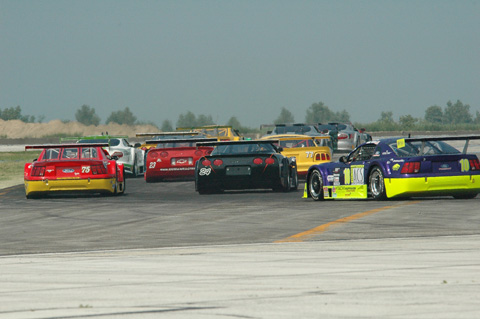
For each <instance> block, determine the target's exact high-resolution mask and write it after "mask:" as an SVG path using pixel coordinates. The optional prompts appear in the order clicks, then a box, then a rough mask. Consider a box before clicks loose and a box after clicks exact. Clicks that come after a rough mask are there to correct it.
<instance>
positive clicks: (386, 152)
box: [382, 150, 392, 155]
mask: <svg viewBox="0 0 480 319" xmlns="http://www.w3.org/2000/svg"><path fill="white" fill-rule="evenodd" d="M390 154H392V152H390V151H389V150H386V151H385V152H383V153H382V155H390Z"/></svg>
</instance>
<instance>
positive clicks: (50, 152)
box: [43, 148, 60, 160]
mask: <svg viewBox="0 0 480 319" xmlns="http://www.w3.org/2000/svg"><path fill="white" fill-rule="evenodd" d="M59 154H60V149H59V148H48V149H46V150H45V154H44V155H43V159H44V160H52V159H58V155H59Z"/></svg>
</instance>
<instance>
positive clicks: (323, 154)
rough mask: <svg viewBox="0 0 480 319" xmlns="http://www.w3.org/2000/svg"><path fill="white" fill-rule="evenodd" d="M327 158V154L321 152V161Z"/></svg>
mask: <svg viewBox="0 0 480 319" xmlns="http://www.w3.org/2000/svg"><path fill="white" fill-rule="evenodd" d="M326 160H327V156H326V155H325V153H322V161H326Z"/></svg>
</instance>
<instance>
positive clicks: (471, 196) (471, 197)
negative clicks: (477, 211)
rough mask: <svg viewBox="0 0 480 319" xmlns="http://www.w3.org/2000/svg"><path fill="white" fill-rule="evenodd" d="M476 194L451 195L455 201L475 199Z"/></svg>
mask: <svg viewBox="0 0 480 319" xmlns="http://www.w3.org/2000/svg"><path fill="white" fill-rule="evenodd" d="M477 195H478V194H476V193H475V194H455V195H452V196H453V198H455V199H473V198H475V197H477Z"/></svg>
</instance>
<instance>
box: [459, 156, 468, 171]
mask: <svg viewBox="0 0 480 319" xmlns="http://www.w3.org/2000/svg"><path fill="white" fill-rule="evenodd" d="M459 162H460V170H461V171H462V172H468V171H469V170H470V162H469V161H468V159H466V158H463V159H461V160H460V161H459Z"/></svg>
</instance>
